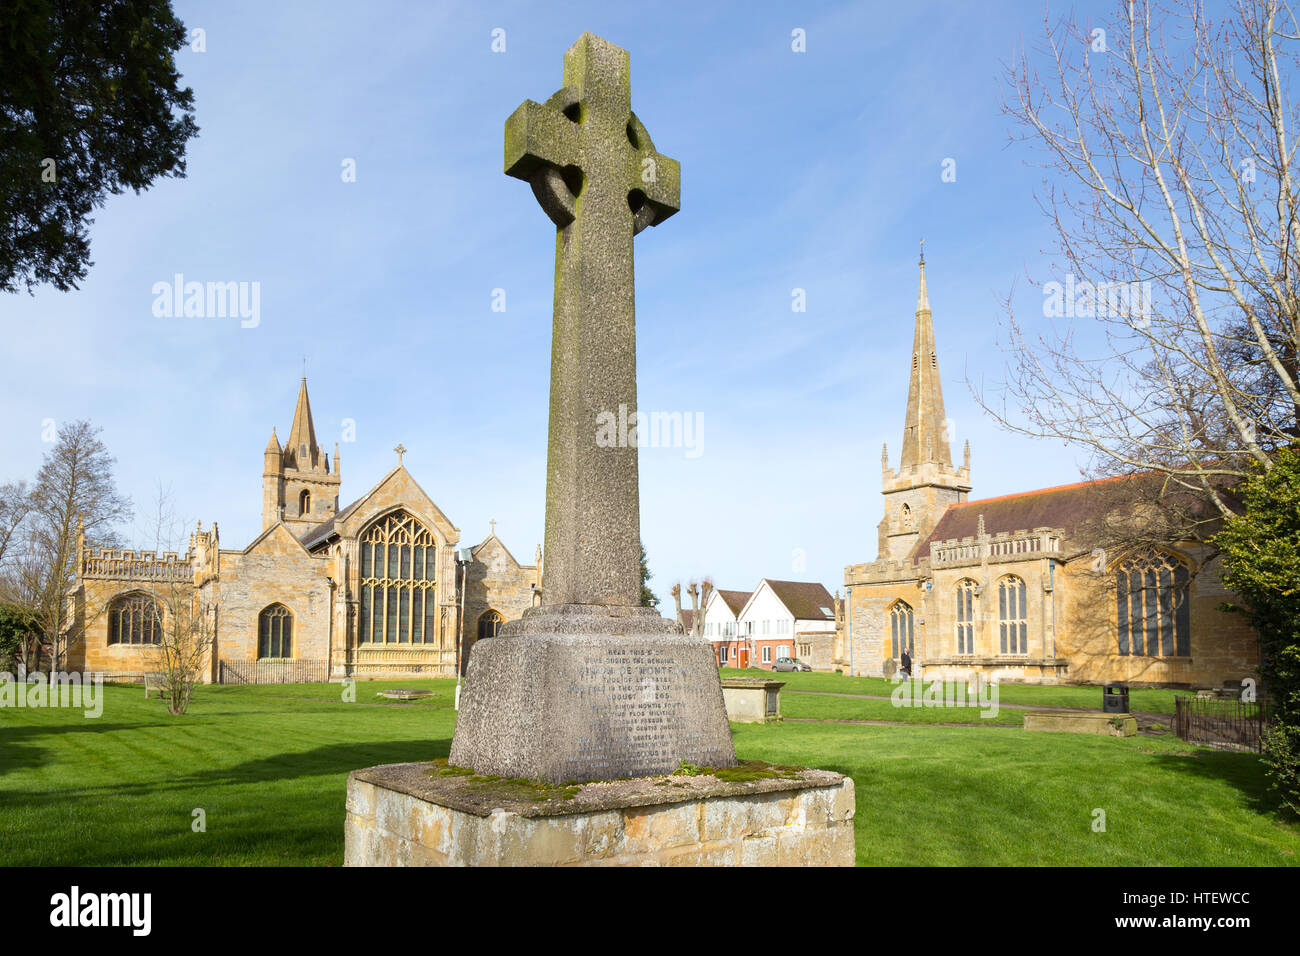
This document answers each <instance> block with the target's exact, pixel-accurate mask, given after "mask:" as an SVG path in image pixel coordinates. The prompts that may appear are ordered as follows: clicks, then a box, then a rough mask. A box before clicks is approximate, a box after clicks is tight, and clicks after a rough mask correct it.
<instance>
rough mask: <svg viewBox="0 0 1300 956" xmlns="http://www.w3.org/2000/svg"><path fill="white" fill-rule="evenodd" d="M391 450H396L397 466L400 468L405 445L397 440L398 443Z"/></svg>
mask: <svg viewBox="0 0 1300 956" xmlns="http://www.w3.org/2000/svg"><path fill="white" fill-rule="evenodd" d="M393 451H395V452H397V467H398V468H401V467H402V456H403V455H405V454H406V446H405V445H403V444H402V443H401V442H398V443H397V444H396V445H395V446H394V447H393Z"/></svg>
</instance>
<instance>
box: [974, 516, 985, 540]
mask: <svg viewBox="0 0 1300 956" xmlns="http://www.w3.org/2000/svg"><path fill="white" fill-rule="evenodd" d="M975 536H976V537H977V538H983V537H986V535H985V534H984V516H983V515H980V520H979V528H978V530H977V531H976V532H975Z"/></svg>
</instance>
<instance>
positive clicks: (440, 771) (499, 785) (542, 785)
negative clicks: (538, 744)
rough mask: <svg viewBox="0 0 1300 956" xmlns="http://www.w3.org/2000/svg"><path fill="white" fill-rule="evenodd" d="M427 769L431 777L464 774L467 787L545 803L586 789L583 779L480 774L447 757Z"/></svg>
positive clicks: (573, 795) (570, 798) (564, 798)
mask: <svg viewBox="0 0 1300 956" xmlns="http://www.w3.org/2000/svg"><path fill="white" fill-rule="evenodd" d="M425 773H426V774H428V775H429V776H431V777H462V778H464V780H465V788H466V789H469V790H479V791H484V790H491V791H492V792H493V793H499V794H501V795H502V796H505V797H514V798H516V799H522V800H531V801H533V802H534V803H543V802H545V801H547V800H572V799H573V798H574V797H576V796H577V795H578V791H580V790H581V789H582V784H579V783H567V784H555V783H547V782H546V781H544V780H525V779H523V778H511V777H495V776H492V775H491V774H478V773H475V772H474V771H473V770H471V769H469V768H468V767H456V766H453V765H452V764H450V763H448V762H447V760H446V759H445V758H444V759H441V760H435V761H433V766H432V767H431V768H430V769H428V770H426V771H425Z"/></svg>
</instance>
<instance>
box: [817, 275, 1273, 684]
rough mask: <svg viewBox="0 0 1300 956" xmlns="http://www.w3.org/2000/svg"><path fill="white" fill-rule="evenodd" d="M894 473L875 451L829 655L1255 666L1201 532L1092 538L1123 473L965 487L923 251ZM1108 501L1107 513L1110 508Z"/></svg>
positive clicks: (1236, 672) (1040, 671)
mask: <svg viewBox="0 0 1300 956" xmlns="http://www.w3.org/2000/svg"><path fill="white" fill-rule="evenodd" d="M920 271H921V275H920V289H919V292H918V294H917V303H916V329H915V334H914V336H913V342H912V360H911V371H910V381H909V385H908V393H907V412H906V416H905V419H904V424H903V444H902V451H901V453H900V458H899V464H898V468H897V470H895V469H893V468H891V467H890V461H889V452H888V449H887V448H886V449H885V451H884V453H883V454H882V460H881V470H882V478H881V494H882V497H883V499H884V517H883V518H882V519H881V521H880V524H879V526H878V538H877V555H876V559H875V560H874V561H870V562H866V563H863V564H853V565H849V566H848V567H846V568H845V569H844V584H845V587H846V589H847V594H846V604H847V609H846V613H845V615H844V617H845V620H844V622H843V624H842V625H841V627H840V629H839V632H838V634H837V639H836V648H835V658H836V664H837V666H838V667H840V668H842V669H843V670H844V671H845V672H846V673H853V674H863V675H873V676H885V677H891V676H893V675H894V673H895V672H896V671H897V670H898V667H899V663H900V658H901V655H902V652H903V650H904V648H906V649H908V650H910V651H911V652H912V657H913V669H912V673H913V675H914V676H920V677H923V678H924V679H926V680H939V679H943V680H965V679H969V678H970V676H971V675H973V674H976V673H978V674H980V675H982V676H984V677H986V678H989V679H993V680H1008V681H1024V682H1032V683H1044V684H1057V683H1100V682H1106V681H1126V682H1129V683H1132V684H1139V685H1162V686H1173V687H1206V688H1209V687H1221V686H1223V685H1225V684H1228V685H1234V684H1236V683H1237V682H1240V681H1241V680H1243V679H1245V678H1248V677H1252V676H1254V675H1255V673H1256V669H1257V667H1258V664H1259V642H1258V639H1257V637H1256V635H1255V633H1254V631H1253V630H1252V629H1251V628H1250V627H1249V626H1248V625H1247V624H1246V623H1245V621H1244V620H1243V619H1242V618H1241V616H1240V615H1235V614H1231V613H1226V612H1224V611H1221V610H1219V606H1220V605H1221V604H1222V603H1223V602H1224V601H1227V600H1231V596H1230V595H1229V594H1228V592H1226V591H1225V590H1224V587H1223V584H1222V580H1221V577H1220V568H1219V560H1218V558H1217V557H1215V556H1214V555H1213V554H1212V553H1211V552H1210V551H1209V550H1208V549H1207V548H1205V547H1204V546H1203V545H1199V544H1197V543H1195V542H1188V543H1186V544H1185V545H1179V546H1177V547H1170V548H1143V549H1138V550H1129V551H1126V552H1124V553H1108V552H1106V551H1105V550H1103V549H1102V548H1100V547H1098V543H1097V541H1096V540H1091V539H1090V534H1095V532H1090V528H1094V527H1096V526H1097V525H1096V521H1097V519H1098V518H1099V517H1101V516H1102V515H1103V513H1110V514H1114V513H1115V512H1114V509H1115V508H1116V502H1117V501H1119V500H1122V499H1123V487H1122V485H1117V484H1115V483H1122V482H1123V481H1125V480H1127V479H1124V478H1116V479H1110V480H1109V481H1103V482H1082V483H1079V484H1072V485H1065V486H1061V487H1057V488H1043V489H1039V490H1036V491H1026V492H1021V493H1019V494H1012V495H1004V496H1001V497H997V498H985V499H979V500H972V499H971V498H970V493H971V491H972V488H973V484H972V481H971V452H970V446H969V443H967V445H966V447H965V448H964V449H963V452H962V463H961V465H960V466H956V465H954V463H953V461H952V454H951V448H950V442H949V433H948V426H947V419H946V416H945V413H944V405H943V388H942V386H941V384H940V380H939V361H938V353H937V350H936V347H935V339H934V325H933V322H932V317H931V312H930V300H929V294H928V291H927V289H926V280H925V259H924V257H922V259H921V262H920ZM1108 509H1109V511H1108Z"/></svg>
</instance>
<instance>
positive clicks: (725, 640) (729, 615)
mask: <svg viewBox="0 0 1300 956" xmlns="http://www.w3.org/2000/svg"><path fill="white" fill-rule="evenodd" d="M748 600H749V592H748V591H725V590H722V589H721V588H715V589H714V591H713V593H712V594H711V595H710V596H709V603H708V604H706V605H705V606H704V637H707V638H708V639H709V640H711V641H712V642H713V650H714V653H715V654H716V656H717V658H718V666H719V667H748V666H749V664H748V661H747V660H746V659H745V657H746V655H744V654H743V651H744V648H743V647H742V643H741V641H740V639H739V636H738V633H737V627H736V617H737V615H738V614H740V609H741V608H743V607H744V606H745V602H746V601H748Z"/></svg>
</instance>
